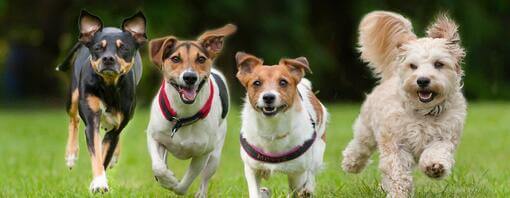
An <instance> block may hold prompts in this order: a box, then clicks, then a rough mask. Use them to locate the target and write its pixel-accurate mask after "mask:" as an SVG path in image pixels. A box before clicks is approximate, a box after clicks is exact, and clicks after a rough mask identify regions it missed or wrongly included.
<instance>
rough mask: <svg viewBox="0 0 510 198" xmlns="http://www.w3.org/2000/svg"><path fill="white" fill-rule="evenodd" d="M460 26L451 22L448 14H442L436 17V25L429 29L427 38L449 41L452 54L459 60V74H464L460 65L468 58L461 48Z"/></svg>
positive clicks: (433, 24) (457, 67)
mask: <svg viewBox="0 0 510 198" xmlns="http://www.w3.org/2000/svg"><path fill="white" fill-rule="evenodd" d="M458 28H459V26H458V25H457V24H456V23H455V22H454V21H453V20H451V19H450V18H449V17H448V15H447V14H445V13H442V14H439V15H438V16H437V17H436V20H435V21H434V23H432V24H431V25H430V26H429V27H428V28H427V36H428V37H431V38H443V39H446V40H447V41H448V43H447V45H448V49H449V51H450V53H451V54H452V55H453V56H454V57H455V58H456V59H457V63H456V66H455V67H456V70H457V73H459V74H462V68H461V67H460V63H461V62H462V60H463V59H464V57H465V56H466V53H465V51H464V48H462V46H460V36H459V32H458Z"/></svg>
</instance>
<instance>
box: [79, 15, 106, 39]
mask: <svg viewBox="0 0 510 198" xmlns="http://www.w3.org/2000/svg"><path fill="white" fill-rule="evenodd" d="M78 26H79V28H80V37H79V40H80V42H82V43H83V44H88V43H89V42H91V41H92V38H94V34H96V32H98V31H101V30H102V29H103V22H102V21H101V19H99V17H97V16H94V15H92V14H90V13H89V12H87V11H85V10H82V11H81V13H80V18H79V20H78Z"/></svg>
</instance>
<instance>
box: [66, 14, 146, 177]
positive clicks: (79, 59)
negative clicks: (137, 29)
mask: <svg viewBox="0 0 510 198" xmlns="http://www.w3.org/2000/svg"><path fill="white" fill-rule="evenodd" d="M83 17H89V18H92V19H96V20H97V21H96V22H97V23H99V24H100V25H101V28H100V29H99V30H98V31H97V32H95V33H94V34H93V36H92V37H89V38H88V39H82V37H83V34H81V35H80V41H79V42H78V43H76V44H75V45H74V47H73V48H72V49H71V51H70V52H69V53H68V55H67V56H66V58H65V60H64V61H63V63H62V64H60V65H59V66H58V67H57V70H60V71H65V70H68V68H69V66H71V64H72V72H71V78H72V81H71V89H70V94H69V98H68V99H69V102H68V109H69V108H70V105H71V103H72V101H71V96H72V92H73V91H74V90H76V89H77V90H78V93H79V102H78V110H79V115H80V117H81V119H82V120H83V122H84V123H85V126H86V129H85V134H86V139H87V146H88V150H89V152H90V153H91V154H94V153H95V152H96V148H95V147H94V136H96V135H99V134H98V132H99V131H100V129H99V125H100V118H101V113H102V111H101V110H99V111H94V110H93V109H95V108H97V107H91V106H90V104H89V101H88V98H89V97H91V96H93V97H97V98H99V99H100V100H101V102H102V104H103V106H104V108H105V111H106V112H120V113H121V114H122V115H123V119H122V120H121V121H120V124H119V126H117V127H114V128H113V129H112V130H110V131H107V132H106V134H105V136H104V138H103V143H109V144H110V146H109V147H108V150H107V155H106V157H105V159H104V168H105V169H106V167H107V166H108V164H109V162H110V160H111V157H112V154H113V152H114V150H115V147H116V146H117V143H118V141H119V134H120V133H121V132H122V130H123V129H124V127H125V126H126V125H127V123H128V122H129V120H130V119H131V118H132V117H133V114H134V110H135V105H136V99H135V95H136V86H137V85H138V82H139V81H140V78H141V75H142V62H141V58H140V53H139V52H138V49H139V48H140V47H141V46H142V45H143V44H144V43H145V42H144V41H145V40H144V38H145V37H146V35H145V32H144V33H143V34H142V36H141V37H137V38H135V36H134V35H133V33H132V32H129V31H127V30H126V29H119V28H113V27H105V28H103V27H102V22H101V21H100V19H99V18H98V17H96V16H94V15H91V14H89V13H87V12H84V11H82V14H81V16H80V22H81V19H82V18H83ZM134 17H141V18H143V20H144V25H145V17H144V16H143V14H142V13H141V12H139V13H137V14H136V15H135V16H133V17H131V18H128V19H126V20H125V21H124V23H123V24H122V28H124V26H125V25H124V24H125V23H126V21H128V22H129V20H130V19H132V18H134ZM89 21H90V20H89ZM80 27H81V24H80ZM144 28H145V27H144ZM137 36H140V35H137ZM140 38H141V39H140ZM117 40H121V41H122V47H119V46H117V44H116V43H117ZM105 41H106V43H107V44H106V46H103V44H102V43H103V42H105ZM104 57H118V59H117V58H115V61H114V63H112V64H106V63H105V61H104ZM90 59H92V60H93V61H96V60H101V61H102V62H101V67H102V68H108V69H111V70H117V71H120V65H121V64H120V63H119V62H118V61H119V60H120V59H123V60H124V61H126V62H131V61H134V63H133V66H132V67H131V69H130V70H129V71H127V72H125V73H123V74H121V75H120V76H118V80H117V81H115V83H111V82H109V81H108V80H106V79H105V78H104V76H103V75H101V71H98V70H96V69H94V68H93V67H92V64H91V61H90Z"/></svg>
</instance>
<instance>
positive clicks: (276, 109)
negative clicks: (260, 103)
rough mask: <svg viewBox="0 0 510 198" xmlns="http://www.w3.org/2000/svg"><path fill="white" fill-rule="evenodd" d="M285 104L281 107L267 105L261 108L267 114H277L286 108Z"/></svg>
mask: <svg viewBox="0 0 510 198" xmlns="http://www.w3.org/2000/svg"><path fill="white" fill-rule="evenodd" d="M284 108H285V106H279V107H274V106H265V107H260V110H261V111H262V113H263V114H264V115H265V116H274V115H276V114H277V113H278V112H280V110H282V109H284Z"/></svg>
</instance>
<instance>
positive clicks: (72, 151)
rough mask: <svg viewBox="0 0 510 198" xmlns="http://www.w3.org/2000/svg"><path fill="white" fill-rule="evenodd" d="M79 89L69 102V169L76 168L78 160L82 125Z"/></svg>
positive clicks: (67, 160)
mask: <svg viewBox="0 0 510 198" xmlns="http://www.w3.org/2000/svg"><path fill="white" fill-rule="evenodd" d="M78 96H79V92H78V89H75V90H74V91H73V92H72V94H71V98H70V100H69V108H68V114H69V129H68V130H69V132H68V133H69V135H68V138H67V147H66V165H67V167H69V169H72V168H73V167H74V164H75V163H76V160H77V159H78V150H79V144H78V126H79V125H80V118H79V117H78Z"/></svg>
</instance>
